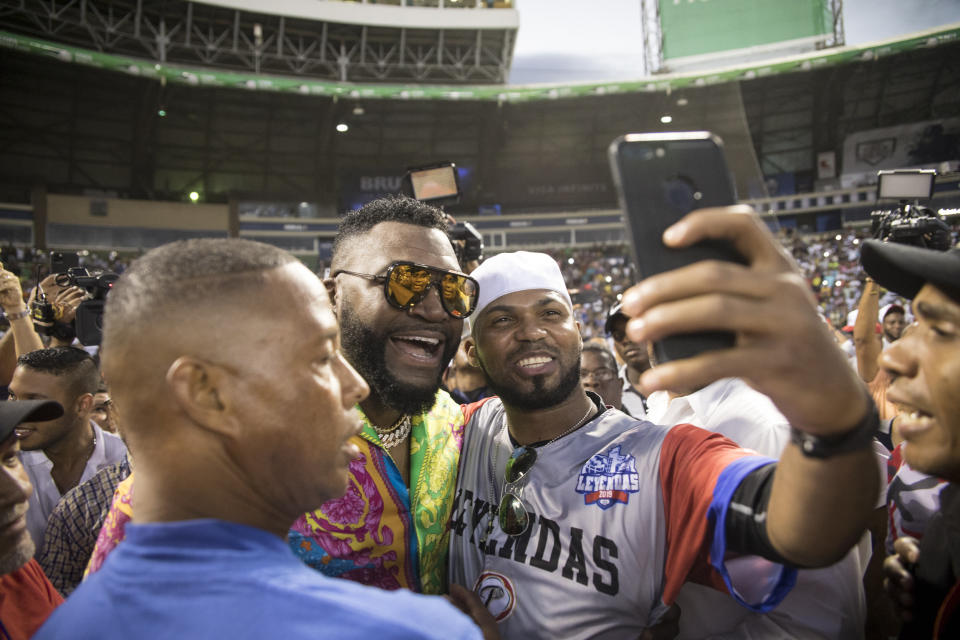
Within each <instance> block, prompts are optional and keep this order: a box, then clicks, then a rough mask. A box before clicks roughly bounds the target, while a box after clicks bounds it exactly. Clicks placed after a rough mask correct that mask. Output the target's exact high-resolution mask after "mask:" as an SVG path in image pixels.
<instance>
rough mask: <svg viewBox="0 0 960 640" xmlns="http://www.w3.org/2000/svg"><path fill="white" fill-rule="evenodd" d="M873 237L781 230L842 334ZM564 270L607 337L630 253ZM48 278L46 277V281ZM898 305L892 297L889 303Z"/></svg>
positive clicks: (29, 256) (585, 251) (13, 267)
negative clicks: (862, 254) (864, 248)
mask: <svg viewBox="0 0 960 640" xmlns="http://www.w3.org/2000/svg"><path fill="white" fill-rule="evenodd" d="M953 236H954V237H953V244H956V242H957V240H958V236H960V226H955V227H954V230H953ZM869 237H870V229H869V227H857V228H848V229H844V230H843V231H837V232H828V233H819V234H804V233H799V232H797V231H796V229H792V228H788V229H782V230H780V231H779V232H778V233H777V238H778V239H779V240H780V242H781V243H782V244H783V246H784V247H785V248H786V249H787V251H788V252H789V253H790V254H791V255H792V256H793V258H794V259H795V260H796V261H797V264H798V265H799V266H800V269H801V271H802V272H803V274H804V276H805V277H806V278H807V281H808V282H809V283H810V288H811V290H812V291H813V294H814V295H815V296H816V297H817V300H818V302H819V304H820V310H821V311H822V312H823V314H824V316H825V317H826V318H827V319H828V320H829V321H830V324H831V325H833V326H834V327H836V328H837V329H841V328H843V327H844V326H846V325H847V317H848V314H849V313H850V312H851V311H853V310H854V309H856V308H857V301H858V300H859V299H860V294H861V292H862V288H863V284H862V280H863V273H862V270H861V268H860V264H859V258H858V256H859V251H860V243H861V242H863V240H865V239H867V238H869ZM544 252H545V253H548V254H550V255H551V256H553V257H554V259H556V260H557V262H558V263H559V264H560V269H561V271H562V272H563V277H564V279H565V280H566V283H567V286H568V287H569V288H570V291H571V295H572V297H573V301H574V304H575V305H576V306H577V313H578V316H579V317H578V320H579V321H580V324H581V326H582V327H583V337H584V338H585V339H589V338H594V337H602V336H604V331H603V325H604V322H605V320H606V317H607V312H608V311H609V310H610V309H611V308H612V307H613V306H614V305H616V304H617V303H618V302H619V301H620V297H621V295H622V294H623V292H624V291H626V290H627V289H628V288H630V286H632V285H633V284H634V283H635V282H636V280H637V274H636V269H635V267H634V265H633V260H632V258H631V257H630V248H629V247H628V246H627V245H625V244H623V245H603V246H595V247H575V248H573V247H571V248H563V249H545V250H544ZM133 257H134V256H123V255H121V254H119V253H118V252H116V251H111V252H109V253H98V252H93V251H81V252H80V266H82V267H86V268H87V269H88V270H90V271H110V272H113V273H117V274H119V273H123V271H124V270H125V269H126V267H127V265H128V264H129V262H130V260H132V258H133ZM0 262H2V263H3V264H4V266H5V267H6V268H7V269H9V270H10V271H12V272H13V273H16V274H18V275H19V276H20V279H21V281H22V282H23V284H24V286H25V287H26V286H30V284H31V283H32V280H33V279H35V278H36V272H37V269H38V267H39V268H40V269H41V270H42V269H43V267H40V265H46V264H48V257H47V254H46V253H44V252H42V251H38V250H35V249H23V248H22V247H12V246H5V247H2V248H0ZM43 275H45V274H41V277H42V276H43ZM889 302H898V303H901V304H902V303H903V301H902V300H896V299H895V297H894V296H888V297H887V299H885V300H884V303H889Z"/></svg>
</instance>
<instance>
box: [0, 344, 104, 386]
mask: <svg viewBox="0 0 960 640" xmlns="http://www.w3.org/2000/svg"><path fill="white" fill-rule="evenodd" d="M17 366H18V367H26V368H27V369H31V370H33V371H38V372H40V373H45V374H47V375H51V376H57V377H58V378H63V383H64V386H65V388H66V389H67V391H68V392H69V393H70V395H71V396H72V397H74V398H76V397H78V396H81V395H83V394H85V393H90V394H93V393H96V392H97V387H98V386H99V385H100V371H99V370H98V369H97V363H96V362H94V360H93V357H92V356H91V355H90V354H89V353H87V352H86V351H84V350H83V349H76V348H74V347H51V348H50V349H37V350H36V351H31V352H29V353H25V354H23V355H22V356H20V357H19V358H17Z"/></svg>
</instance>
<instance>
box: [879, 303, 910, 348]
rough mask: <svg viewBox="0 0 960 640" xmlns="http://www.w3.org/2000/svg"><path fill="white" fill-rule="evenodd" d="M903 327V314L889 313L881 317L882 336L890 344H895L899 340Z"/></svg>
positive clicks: (894, 311) (895, 311)
mask: <svg viewBox="0 0 960 640" xmlns="http://www.w3.org/2000/svg"><path fill="white" fill-rule="evenodd" d="M904 326H906V322H905V321H904V317H903V313H902V312H900V311H897V310H892V311H889V312H888V313H887V315H885V316H884V317H883V335H884V336H885V337H886V338H887V340H889V341H890V342H895V341H896V340H897V339H899V338H900V334H901V333H903V328H904Z"/></svg>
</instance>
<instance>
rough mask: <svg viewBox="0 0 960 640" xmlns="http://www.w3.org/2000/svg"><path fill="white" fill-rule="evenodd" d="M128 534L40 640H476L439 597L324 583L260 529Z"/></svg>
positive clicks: (140, 529)
mask: <svg viewBox="0 0 960 640" xmlns="http://www.w3.org/2000/svg"><path fill="white" fill-rule="evenodd" d="M126 534H127V537H126V540H124V542H123V543H122V544H120V545H119V546H118V547H117V548H116V549H115V550H114V552H113V553H112V554H111V555H110V557H109V558H108V559H107V561H106V563H104V565H103V568H102V569H101V570H100V571H98V572H97V573H95V574H93V575H92V576H91V577H90V578H89V579H88V580H87V581H85V582H84V583H82V584H81V585H80V586H79V587H78V588H77V590H76V591H75V592H74V593H73V595H71V597H70V598H69V599H68V600H67V601H66V602H65V603H64V604H63V605H62V606H61V607H60V608H59V609H57V610H56V611H55V612H54V613H53V615H52V616H51V617H50V619H49V620H48V621H47V623H46V624H45V625H44V626H43V627H42V628H41V629H40V631H39V632H38V633H37V635H36V636H35V639H36V640H46V639H61V638H74V639H77V640H81V639H84V638H89V639H90V640H94V639H96V640H112V639H114V638H116V639H117V640H119V639H121V638H122V639H124V640H128V639H129V638H144V639H153V638H158V639H159V638H170V639H174V638H175V639H177V640H182V639H183V638H231V639H245V638H250V639H251V640H252V639H254V638H256V639H258V640H259V639H262V638H285V639H287V638H294V639H295V638H304V639H306V638H309V639H310V640H315V639H317V638H338V639H341V638H345V639H346V638H378V639H387V638H389V639H391V640H392V639H394V638H396V639H402V640H406V639H408V638H409V639H413V638H418V639H421V638H428V639H433V638H436V639H437V640H440V639H441V638H443V639H447V638H464V639H467V638H469V639H471V640H473V639H480V638H481V637H482V636H481V633H480V631H479V629H478V628H477V627H476V626H475V625H474V624H473V622H472V621H471V620H470V619H469V618H468V617H467V616H465V615H464V614H462V613H461V612H460V611H458V610H457V609H456V608H454V607H453V606H452V605H451V604H449V603H448V602H447V601H446V600H445V599H443V598H441V597H437V596H422V595H418V594H414V593H412V592H410V591H405V590H401V591H383V590H381V589H376V588H373V587H366V586H363V585H360V584H357V583H355V582H350V581H348V580H337V579H334V578H328V577H326V576H324V575H323V574H321V573H319V572H317V571H314V570H313V569H310V568H309V567H307V566H306V565H304V564H303V563H302V562H300V560H298V559H297V558H296V556H294V555H293V553H291V551H290V548H289V547H288V546H287V544H286V542H285V541H284V540H282V539H280V538H278V537H277V536H275V535H272V534H270V533H267V532H266V531H262V530H260V529H255V528H252V527H248V526H245V525H240V524H235V523H231V522H224V521H221V520H190V521H185V522H173V523H162V524H139V525H138V524H129V525H128V526H127V528H126Z"/></svg>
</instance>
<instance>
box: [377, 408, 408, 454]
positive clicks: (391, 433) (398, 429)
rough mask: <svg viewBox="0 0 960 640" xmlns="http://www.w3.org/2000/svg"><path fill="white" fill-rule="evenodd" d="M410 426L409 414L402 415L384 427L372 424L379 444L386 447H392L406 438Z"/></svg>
mask: <svg viewBox="0 0 960 640" xmlns="http://www.w3.org/2000/svg"><path fill="white" fill-rule="evenodd" d="M412 427H413V420H412V419H411V418H410V416H407V415H403V416H400V418H399V419H398V420H397V421H396V422H394V423H393V424H392V425H390V426H389V427H387V428H386V429H381V428H380V427H378V426H376V425H373V430H374V431H376V432H377V437H378V438H380V444H382V445H383V446H384V448H386V449H392V448H394V447H395V446H397V445H398V444H400V443H401V442H403V441H404V440H406V439H407V436H409V435H410V430H411V428H412Z"/></svg>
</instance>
